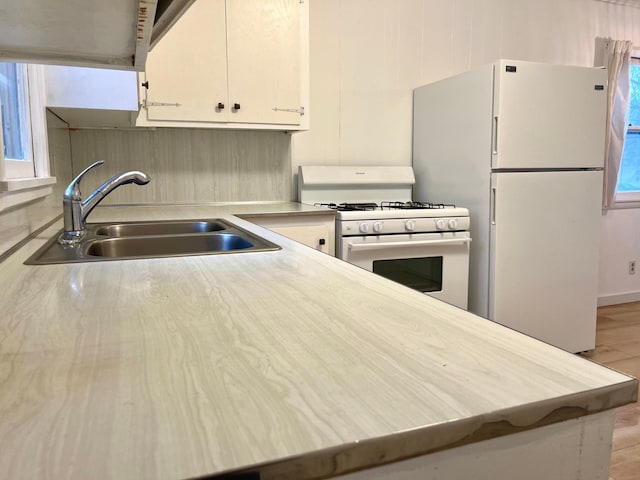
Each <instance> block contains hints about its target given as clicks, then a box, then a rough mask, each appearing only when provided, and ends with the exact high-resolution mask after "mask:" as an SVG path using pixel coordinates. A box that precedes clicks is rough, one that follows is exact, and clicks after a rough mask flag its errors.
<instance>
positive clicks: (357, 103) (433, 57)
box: [292, 0, 640, 300]
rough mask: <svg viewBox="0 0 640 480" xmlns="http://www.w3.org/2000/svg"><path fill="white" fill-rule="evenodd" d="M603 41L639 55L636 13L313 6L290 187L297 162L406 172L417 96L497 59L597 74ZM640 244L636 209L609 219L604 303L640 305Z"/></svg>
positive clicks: (407, 4) (518, 2)
mask: <svg viewBox="0 0 640 480" xmlns="http://www.w3.org/2000/svg"><path fill="white" fill-rule="evenodd" d="M598 36H601V37H608V36H610V37H612V38H618V39H630V40H633V41H634V44H636V45H640V8H635V7H628V6H622V5H615V4H612V3H608V2H601V1H596V0H537V1H532V0H310V37H311V38H310V43H311V45H310V48H311V106H310V112H311V130H310V131H309V132H305V133H299V134H296V135H294V138H293V154H292V155H293V162H292V167H293V169H294V181H295V172H296V171H297V166H298V165H301V164H306V165H309V164H343V165H348V164H371V165H410V164H411V135H412V133H411V116H412V107H411V96H412V89H413V88H414V87H416V86H419V85H422V84H425V83H429V82H432V81H435V80H438V79H440V78H444V77H447V76H450V75H452V74H455V73H459V72H462V71H465V70H468V69H469V68H471V67H474V66H478V65H482V64H486V63H490V62H492V61H493V60H496V59H498V58H513V59H518V60H531V61H541V62H549V63H563V64H574V65H585V66H591V65H593V55H594V42H595V38H596V37H598ZM294 191H295V190H294ZM639 236H640V210H627V211H624V212H621V211H612V212H609V214H608V215H607V216H606V217H603V229H602V255H601V278H600V289H599V292H600V296H601V297H603V298H604V297H605V296H609V295H617V294H620V293H627V292H638V295H637V298H631V297H624V298H623V300H624V299H626V298H631V299H634V300H635V299H639V300H640V273H638V274H637V275H635V276H632V277H631V276H629V275H628V274H627V270H626V269H627V264H628V260H629V259H637V260H638V261H640V239H638V238H636V237H639ZM639 266H640V264H639ZM630 277H631V278H630ZM617 300H620V298H618V299H617Z"/></svg>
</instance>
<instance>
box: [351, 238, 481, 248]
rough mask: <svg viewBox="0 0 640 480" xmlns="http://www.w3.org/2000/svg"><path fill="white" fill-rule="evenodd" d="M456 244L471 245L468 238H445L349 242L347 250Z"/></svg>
mask: <svg viewBox="0 0 640 480" xmlns="http://www.w3.org/2000/svg"><path fill="white" fill-rule="evenodd" d="M452 243H457V244H460V245H464V244H465V243H471V239H470V238H445V239H442V240H414V241H407V242H377V243H352V242H349V244H348V245H349V250H376V249H378V248H389V247H391V248H393V247H422V246H426V245H430V246H434V245H449V244H452Z"/></svg>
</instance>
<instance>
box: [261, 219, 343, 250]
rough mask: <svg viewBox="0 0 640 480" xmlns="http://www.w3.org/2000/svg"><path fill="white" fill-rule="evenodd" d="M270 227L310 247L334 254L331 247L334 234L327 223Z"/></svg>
mask: <svg viewBox="0 0 640 480" xmlns="http://www.w3.org/2000/svg"><path fill="white" fill-rule="evenodd" d="M269 229H270V230H273V231H274V232H276V233H279V234H280V235H284V236H285V237H287V238H290V239H291V240H295V241H296V242H300V243H302V244H303V245H306V246H308V247H311V248H315V249H316V250H320V251H321V252H324V253H328V254H330V255H333V254H334V252H333V249H332V248H331V247H332V244H333V242H330V239H331V238H332V235H333V234H332V233H331V232H330V229H329V228H328V227H327V226H326V225H304V226H279V227H270V228H269Z"/></svg>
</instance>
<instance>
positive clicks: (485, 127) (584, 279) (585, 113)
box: [413, 60, 607, 352]
mask: <svg viewBox="0 0 640 480" xmlns="http://www.w3.org/2000/svg"><path fill="white" fill-rule="evenodd" d="M606 86H607V73H606V71H605V70H603V69H596V68H585V67H572V66H558V65H546V64H540V63H532V62H523V61H512V60H500V61H497V62H496V63H494V64H491V65H487V66H485V67H481V68H478V69H476V70H472V71H469V72H467V73H463V74H460V75H457V76H455V77H451V78H448V79H445V80H441V81H439V82H436V83H433V84H430V85H425V86H423V87H419V88H417V89H415V91H414V131H413V168H414V171H415V174H416V178H417V183H416V187H415V189H414V191H415V194H416V195H417V196H419V197H420V196H425V195H428V196H433V197H435V198H438V199H440V201H444V202H452V201H456V202H460V203H462V204H464V205H465V206H466V207H468V209H469V212H470V215H471V235H472V237H473V244H472V246H471V257H470V283H469V310H470V311H472V312H474V313H476V314H479V315H481V316H484V317H487V318H489V319H491V320H494V321H496V322H498V323H501V324H503V325H506V326H508V327H511V328H513V329H515V330H518V331H520V332H523V333H525V334H528V335H530V336H532V337H535V338H537V339H540V340H543V341H545V342H547V343H550V344H552V345H556V346H558V347H560V348H563V349H565V350H567V351H570V352H580V351H585V350H590V349H593V348H594V347H595V323H596V307H597V287H598V248H599V236H600V215H601V195H602V175H603V174H602V167H603V158H604V129H605V111H606V95H607V88H606Z"/></svg>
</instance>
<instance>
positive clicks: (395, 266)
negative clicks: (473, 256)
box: [373, 257, 442, 293]
mask: <svg viewBox="0 0 640 480" xmlns="http://www.w3.org/2000/svg"><path fill="white" fill-rule="evenodd" d="M373 273H377V274H378V275H381V276H383V277H385V278H388V279H389V280H393V281H394V282H398V283H401V284H403V285H405V286H407V287H411V288H413V289H415V290H418V291H420V292H425V293H426V292H440V291H442V257H422V258H401V259H397V260H374V262H373Z"/></svg>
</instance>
